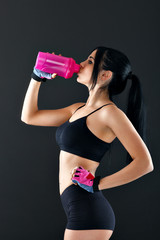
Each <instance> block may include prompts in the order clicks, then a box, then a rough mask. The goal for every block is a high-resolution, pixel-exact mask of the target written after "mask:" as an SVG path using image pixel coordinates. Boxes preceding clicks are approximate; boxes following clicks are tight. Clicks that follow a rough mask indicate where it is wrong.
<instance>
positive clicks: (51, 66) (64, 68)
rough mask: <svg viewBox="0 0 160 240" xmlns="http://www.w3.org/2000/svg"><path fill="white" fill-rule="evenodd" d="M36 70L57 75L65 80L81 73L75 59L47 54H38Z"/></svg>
mask: <svg viewBox="0 0 160 240" xmlns="http://www.w3.org/2000/svg"><path fill="white" fill-rule="evenodd" d="M35 68H37V69H39V70H41V71H43V72H47V73H51V74H53V73H57V75H59V76H61V77H64V78H71V77H72V76H73V73H78V72H79V71H80V65H79V64H76V62H75V60H74V59H73V58H68V57H63V56H58V55H56V54H51V53H45V52H39V53H38V56H37V59H36V64H35Z"/></svg>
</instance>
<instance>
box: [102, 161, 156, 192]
mask: <svg viewBox="0 0 160 240" xmlns="http://www.w3.org/2000/svg"><path fill="white" fill-rule="evenodd" d="M147 162H148V161H146V164H144V161H141V160H138V159H134V160H133V161H132V162H131V163H130V164H129V165H127V166H126V167H124V168H122V169H121V170H120V171H118V172H116V173H114V174H112V175H109V176H107V177H104V178H101V180H100V182H99V185H98V188H99V190H104V189H108V188H113V187H117V186H120V185H124V184H126V183H129V182H132V181H134V180H136V179H138V178H140V177H142V176H143V175H145V174H147V173H149V172H151V171H153V166H151V164H149V163H148V164H147Z"/></svg>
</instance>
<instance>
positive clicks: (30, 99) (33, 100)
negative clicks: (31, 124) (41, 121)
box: [21, 78, 41, 122]
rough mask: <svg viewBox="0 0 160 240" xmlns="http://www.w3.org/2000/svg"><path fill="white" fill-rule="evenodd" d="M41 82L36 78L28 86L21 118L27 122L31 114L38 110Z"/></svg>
mask: <svg viewBox="0 0 160 240" xmlns="http://www.w3.org/2000/svg"><path fill="white" fill-rule="evenodd" d="M40 85H41V82H38V81H36V80H34V79H33V78H32V79H31V81H30V84H29V86H28V89H27V92H26V95H25V99H24V103H23V107H22V113H21V120H22V121H25V122H27V121H28V120H29V118H31V116H32V115H33V114H34V113H35V112H36V111H38V93H39V88H40Z"/></svg>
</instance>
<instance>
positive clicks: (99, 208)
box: [60, 184, 115, 230]
mask: <svg viewBox="0 0 160 240" xmlns="http://www.w3.org/2000/svg"><path fill="white" fill-rule="evenodd" d="M60 199H61V202H62V206H63V208H64V211H65V213H66V216H67V226H66V228H67V229H72V230H88V229H108V230H114V228H115V215H114V212H113V209H112V207H111V205H110V203H109V202H108V200H107V199H106V198H105V197H104V195H103V193H102V191H99V192H95V193H90V192H88V191H86V190H84V189H83V188H81V187H80V186H78V185H75V184H72V185H70V186H69V187H67V188H66V189H65V190H64V191H63V192H62V194H61V195H60Z"/></svg>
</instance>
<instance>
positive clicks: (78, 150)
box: [56, 103, 112, 162]
mask: <svg viewBox="0 0 160 240" xmlns="http://www.w3.org/2000/svg"><path fill="white" fill-rule="evenodd" d="M110 104H112V103H108V104H105V105H103V106H106V105H110ZM84 105H85V104H84ZM84 105H82V106H80V107H79V108H81V107H83V106H84ZM103 106H101V107H99V108H98V109H96V110H94V111H93V112H91V113H89V114H88V115H87V116H84V117H81V118H79V119H77V120H75V121H73V122H69V120H67V121H66V122H65V123H63V124H62V125H61V126H59V127H58V128H57V130H56V142H57V143H58V145H59V147H60V149H61V150H64V151H66V152H70V153H73V154H75V155H78V156H80V157H84V158H88V159H90V160H92V161H96V162H100V161H101V159H102V157H103V156H104V154H105V152H106V151H107V150H108V149H109V147H110V144H111V143H107V142H105V141H103V140H101V139H100V138H98V137H96V136H95V135H94V134H93V133H92V132H91V131H90V130H89V128H88V127H87V124H86V118H87V117H88V116H89V115H91V114H92V113H94V112H96V111H97V110H99V109H101V108H102V107H103ZM79 108H77V109H76V111H77V110H78V109H79ZM76 111H75V112H76ZM75 112H74V113H75Z"/></svg>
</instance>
